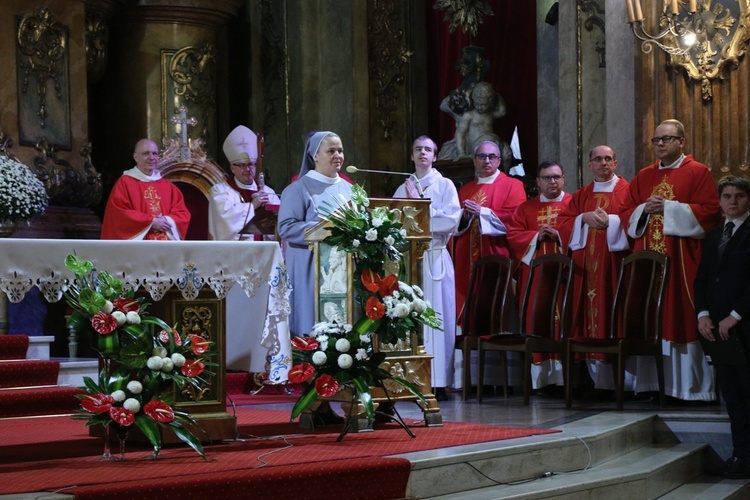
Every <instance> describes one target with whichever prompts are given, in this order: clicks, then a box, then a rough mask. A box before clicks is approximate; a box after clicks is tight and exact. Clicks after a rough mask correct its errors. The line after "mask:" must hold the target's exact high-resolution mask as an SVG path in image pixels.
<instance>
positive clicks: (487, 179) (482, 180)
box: [477, 169, 500, 184]
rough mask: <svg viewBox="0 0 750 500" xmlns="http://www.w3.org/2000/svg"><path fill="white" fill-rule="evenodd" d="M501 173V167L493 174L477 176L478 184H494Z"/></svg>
mask: <svg viewBox="0 0 750 500" xmlns="http://www.w3.org/2000/svg"><path fill="white" fill-rule="evenodd" d="M498 175H500V169H498V170H497V172H495V173H494V174H493V175H490V176H489V177H477V184H492V183H493V182H495V179H497V176H498Z"/></svg>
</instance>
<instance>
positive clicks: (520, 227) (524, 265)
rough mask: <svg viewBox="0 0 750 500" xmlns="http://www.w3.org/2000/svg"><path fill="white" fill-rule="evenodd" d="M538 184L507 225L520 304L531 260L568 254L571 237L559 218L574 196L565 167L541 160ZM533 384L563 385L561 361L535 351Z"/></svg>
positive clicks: (540, 385)
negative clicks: (567, 186)
mask: <svg viewBox="0 0 750 500" xmlns="http://www.w3.org/2000/svg"><path fill="white" fill-rule="evenodd" d="M536 185H537V187H539V191H540V194H539V196H536V197H534V198H531V199H529V200H526V201H525V202H523V203H521V204H520V205H519V206H518V208H516V211H515V213H514V214H513V219H512V221H511V224H510V226H509V227H508V245H509V246H510V253H511V257H513V261H514V262H516V263H518V277H517V287H518V291H517V293H516V298H517V299H518V302H519V306H520V302H521V298H522V297H523V294H524V290H525V288H526V282H527V281H528V278H529V264H530V263H531V261H532V260H533V259H535V258H537V257H541V256H542V255H546V254H549V253H565V252H566V250H567V248H568V240H569V238H570V233H568V232H567V231H566V230H565V229H564V228H563V227H562V226H561V224H560V221H559V215H560V213H561V212H562V211H563V210H565V208H566V207H567V206H568V203H570V199H571V196H570V194H568V193H566V192H565V191H563V187H564V186H565V175H564V174H563V168H562V166H561V165H560V164H559V163H557V162H554V161H550V160H547V161H543V162H542V163H540V164H539V167H537V176H536ZM524 331H529V330H528V329H526V330H524ZM531 383H532V387H533V388H534V389H537V388H541V387H544V386H547V385H550V384H558V385H562V383H563V373H562V365H561V364H560V361H559V360H555V359H551V358H550V356H548V355H544V354H534V363H533V364H532V365H531Z"/></svg>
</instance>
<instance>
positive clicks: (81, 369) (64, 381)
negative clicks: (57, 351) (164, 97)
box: [52, 358, 99, 387]
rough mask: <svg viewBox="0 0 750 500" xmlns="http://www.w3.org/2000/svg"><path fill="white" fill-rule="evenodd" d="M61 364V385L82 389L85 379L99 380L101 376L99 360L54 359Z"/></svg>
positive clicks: (58, 379) (58, 378)
mask: <svg viewBox="0 0 750 500" xmlns="http://www.w3.org/2000/svg"><path fill="white" fill-rule="evenodd" d="M52 359H53V360H56V361H59V362H60V374H59V375H58V376H57V383H58V384H59V385H69V386H72V387H82V386H83V377H91V378H92V379H94V380H97V377H98V376H99V375H98V373H99V360H97V359H93V358H52Z"/></svg>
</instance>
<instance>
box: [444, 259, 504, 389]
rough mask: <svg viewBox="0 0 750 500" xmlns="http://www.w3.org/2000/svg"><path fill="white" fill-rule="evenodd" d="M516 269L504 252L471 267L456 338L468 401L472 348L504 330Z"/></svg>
mask: <svg viewBox="0 0 750 500" xmlns="http://www.w3.org/2000/svg"><path fill="white" fill-rule="evenodd" d="M512 272H513V262H512V261H511V260H510V259H509V258H507V257H503V256H502V255H488V256H487V257H482V258H481V259H479V260H477V261H476V262H475V263H474V265H473V266H472V268H471V277H470V279H469V290H468V293H467V294H466V303H465V305H464V311H463V315H462V317H461V319H462V322H461V335H459V336H457V337H456V349H461V351H462V352H463V358H464V359H463V371H462V382H463V400H464V401H466V399H467V397H468V395H469V386H470V385H471V351H472V350H474V349H476V348H477V346H478V342H479V337H480V336H481V335H485V334H487V333H492V332H498V331H502V329H503V328H504V326H505V321H506V313H507V309H508V304H507V301H508V290H509V289H510V285H511V280H512ZM479 384H480V385H481V380H480V382H479Z"/></svg>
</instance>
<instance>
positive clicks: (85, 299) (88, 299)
mask: <svg viewBox="0 0 750 500" xmlns="http://www.w3.org/2000/svg"><path fill="white" fill-rule="evenodd" d="M106 302H107V300H106V299H105V298H104V297H103V296H102V294H100V293H99V292H96V291H94V290H92V289H91V288H84V289H82V290H81V292H80V293H79V294H78V304H79V305H80V306H81V307H82V308H83V309H85V310H86V312H88V313H89V314H92V315H93V314H96V313H98V312H99V311H101V310H102V309H103V308H104V305H105V304H106Z"/></svg>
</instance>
